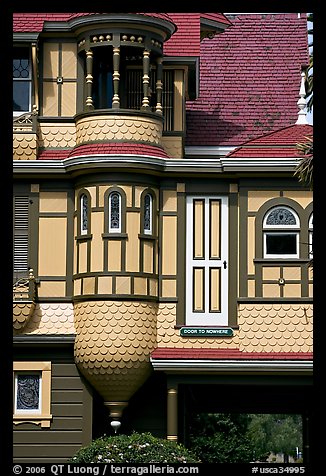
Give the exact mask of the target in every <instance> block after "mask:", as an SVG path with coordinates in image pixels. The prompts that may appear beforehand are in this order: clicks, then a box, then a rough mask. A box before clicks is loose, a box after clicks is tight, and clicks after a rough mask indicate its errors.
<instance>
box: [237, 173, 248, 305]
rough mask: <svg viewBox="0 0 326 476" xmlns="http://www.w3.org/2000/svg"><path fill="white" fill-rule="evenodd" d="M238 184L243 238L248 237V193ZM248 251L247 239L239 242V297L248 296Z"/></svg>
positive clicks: (240, 227)
mask: <svg viewBox="0 0 326 476" xmlns="http://www.w3.org/2000/svg"><path fill="white" fill-rule="evenodd" d="M241 183H242V182H240V184H239V232H237V235H238V233H240V230H241V235H242V236H244V237H247V236H248V226H247V216H248V192H247V190H246V189H245V188H244V187H242V185H241ZM247 263H248V250H247V239H244V240H240V242H239V270H238V273H239V295H240V296H248V278H247V273H248V268H247Z"/></svg>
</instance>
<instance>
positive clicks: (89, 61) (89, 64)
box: [86, 49, 94, 110]
mask: <svg viewBox="0 0 326 476" xmlns="http://www.w3.org/2000/svg"><path fill="white" fill-rule="evenodd" d="M92 73H93V51H92V50H91V49H89V50H88V51H86V109H88V110H89V109H94V104H93V98H92V87H93V76H92Z"/></svg>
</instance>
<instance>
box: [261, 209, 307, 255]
mask: <svg viewBox="0 0 326 476" xmlns="http://www.w3.org/2000/svg"><path fill="white" fill-rule="evenodd" d="M299 232H300V220H299V217H298V215H297V214H296V213H295V211H294V210H292V209H291V208H289V207H286V206H277V207H274V208H272V209H271V210H269V211H268V212H267V213H266V215H265V217H264V220H263V235H264V236H263V238H264V239H263V247H264V258H276V259H286V258H287V259H288V258H299V255H300V253H299Z"/></svg>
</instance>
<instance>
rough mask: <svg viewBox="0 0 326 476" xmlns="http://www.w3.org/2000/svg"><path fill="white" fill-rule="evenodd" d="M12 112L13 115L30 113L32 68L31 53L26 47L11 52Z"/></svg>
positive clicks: (16, 48)
mask: <svg viewBox="0 0 326 476" xmlns="http://www.w3.org/2000/svg"><path fill="white" fill-rule="evenodd" d="M12 66H13V112H14V115H16V116H17V115H19V114H23V113H25V112H30V111H31V94H32V67H31V51H30V48H28V47H26V46H24V47H23V46H22V47H15V48H14V50H13V63H12Z"/></svg>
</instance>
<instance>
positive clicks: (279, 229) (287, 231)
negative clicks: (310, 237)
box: [263, 205, 300, 260]
mask: <svg viewBox="0 0 326 476" xmlns="http://www.w3.org/2000/svg"><path fill="white" fill-rule="evenodd" d="M277 208H284V209H286V210H288V211H289V212H290V213H291V214H292V215H293V216H294V218H295V224H294V225H269V224H267V223H266V222H267V219H268V216H269V215H270V213H272V211H273V210H275V209H277ZM268 235H278V236H286V235H295V236H296V253H291V254H290V253H288V254H276V253H268V252H267V236H268ZM299 235H300V219H299V217H298V215H297V213H296V212H295V211H294V210H293V209H292V208H290V207H288V206H286V205H276V206H275V207H272V208H270V209H269V210H268V211H267V212H266V213H265V216H264V220H263V257H264V258H267V259H277V260H280V259H298V258H299V257H300V246H299Z"/></svg>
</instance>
